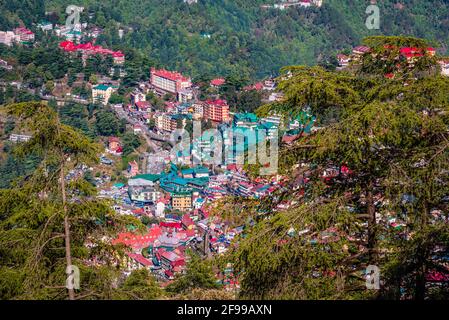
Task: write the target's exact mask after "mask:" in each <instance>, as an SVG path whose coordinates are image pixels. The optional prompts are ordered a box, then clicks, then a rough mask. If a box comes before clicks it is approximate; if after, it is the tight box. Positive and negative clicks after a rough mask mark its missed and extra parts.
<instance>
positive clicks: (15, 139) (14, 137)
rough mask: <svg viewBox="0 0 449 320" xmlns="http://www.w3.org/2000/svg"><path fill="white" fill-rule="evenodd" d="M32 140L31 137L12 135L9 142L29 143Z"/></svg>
mask: <svg viewBox="0 0 449 320" xmlns="http://www.w3.org/2000/svg"><path fill="white" fill-rule="evenodd" d="M30 139H31V136H29V135H24V134H11V135H10V136H9V141H11V142H28V141H30Z"/></svg>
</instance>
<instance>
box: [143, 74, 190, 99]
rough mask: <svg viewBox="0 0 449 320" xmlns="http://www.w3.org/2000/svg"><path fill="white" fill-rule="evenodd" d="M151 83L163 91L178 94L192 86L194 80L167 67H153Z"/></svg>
mask: <svg viewBox="0 0 449 320" xmlns="http://www.w3.org/2000/svg"><path fill="white" fill-rule="evenodd" d="M150 83H151V85H152V86H153V87H154V88H155V89H156V90H157V91H160V92H162V93H173V94H175V95H176V96H177V95H178V93H180V92H183V91H184V90H185V89H187V88H190V87H191V86H192V80H191V79H190V78H188V77H185V76H183V75H182V74H180V73H178V72H172V71H167V70H165V69H160V70H158V69H155V68H152V69H151V79H150Z"/></svg>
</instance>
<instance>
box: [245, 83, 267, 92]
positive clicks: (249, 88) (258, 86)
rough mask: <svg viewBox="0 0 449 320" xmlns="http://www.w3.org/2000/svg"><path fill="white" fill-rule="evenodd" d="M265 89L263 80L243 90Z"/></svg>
mask: <svg viewBox="0 0 449 320" xmlns="http://www.w3.org/2000/svg"><path fill="white" fill-rule="evenodd" d="M263 89H264V84H263V83H262V82H257V83H255V84H253V85H249V86H246V87H244V88H243V90H245V91H251V90H256V91H262V90H263Z"/></svg>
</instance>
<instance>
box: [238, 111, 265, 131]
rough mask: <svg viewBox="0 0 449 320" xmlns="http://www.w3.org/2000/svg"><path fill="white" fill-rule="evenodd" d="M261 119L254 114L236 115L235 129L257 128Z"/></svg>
mask: <svg viewBox="0 0 449 320" xmlns="http://www.w3.org/2000/svg"><path fill="white" fill-rule="evenodd" d="M258 121H259V118H257V116H256V115H255V114H254V113H236V114H235V115H234V121H233V124H234V127H245V128H255V127H256V126H257V123H258Z"/></svg>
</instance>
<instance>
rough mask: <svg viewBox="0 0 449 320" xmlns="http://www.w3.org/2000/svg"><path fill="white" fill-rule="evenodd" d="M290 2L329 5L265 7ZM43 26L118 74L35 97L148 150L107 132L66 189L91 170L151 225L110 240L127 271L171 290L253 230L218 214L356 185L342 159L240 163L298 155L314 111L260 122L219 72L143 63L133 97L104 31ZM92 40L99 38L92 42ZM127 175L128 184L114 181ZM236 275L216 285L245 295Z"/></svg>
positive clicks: (9, 39) (406, 53)
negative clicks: (276, 169) (280, 169)
mask: <svg viewBox="0 0 449 320" xmlns="http://www.w3.org/2000/svg"><path fill="white" fill-rule="evenodd" d="M184 2H187V3H188V4H193V3H196V1H186V0H185V1H184ZM291 6H302V7H310V6H316V7H321V6H322V1H318V0H310V1H309V0H301V1H296V0H291V1H282V2H280V3H278V4H274V5H266V6H263V7H264V8H276V9H286V8H288V7H291ZM38 28H39V29H40V30H41V31H42V32H44V33H43V34H44V37H45V36H47V35H48V34H50V33H51V34H52V35H56V36H57V37H58V38H60V39H59V40H60V41H59V52H60V54H61V55H64V57H65V58H66V59H71V60H75V61H80V62H81V65H82V68H84V69H86V68H87V65H88V61H89V59H92V58H93V57H99V59H103V60H104V61H108V62H109V64H108V67H109V68H110V69H108V70H107V71H108V72H109V75H104V74H93V76H91V77H90V78H89V79H84V78H83V75H82V72H81V73H78V74H77V76H79V77H80V78H81V79H83V80H81V83H82V87H83V88H84V89H85V91H86V92H84V93H83V94H80V93H79V92H78V93H76V92H73V91H72V89H69V90H68V91H63V90H62V92H63V93H62V94H61V93H57V88H58V86H59V88H62V87H64V84H65V82H67V79H62V80H61V79H57V80H55V84H56V85H55V87H56V88H52V89H53V90H47V91H48V92H45V93H44V89H45V88H44V87H45V86H44V85H43V86H42V88H39V89H36V90H35V91H34V92H35V93H38V94H40V96H41V97H42V100H47V101H57V105H58V106H64V105H65V104H67V103H69V102H76V103H79V104H81V105H89V104H93V105H95V106H98V109H99V110H102V111H105V112H107V113H110V114H113V115H114V117H116V118H117V119H119V120H121V121H123V122H124V123H125V131H129V132H131V133H132V134H133V135H134V136H135V137H136V139H140V141H141V142H143V146H141V147H139V148H140V149H139V151H142V152H140V153H139V154H138V155H136V156H135V157H133V158H130V157H128V155H125V154H124V149H125V147H126V146H125V145H126V143H125V141H124V138H123V136H122V137H120V136H118V135H112V134H111V135H109V136H108V135H104V136H102V137H100V141H101V143H102V154H101V155H99V157H100V158H99V163H100V164H99V166H98V167H87V166H81V167H76V168H75V169H73V170H72V171H70V172H69V173H67V175H66V180H67V182H70V181H71V180H73V179H75V178H76V177H80V176H84V175H86V174H87V173H89V175H90V176H91V177H92V181H93V184H94V185H95V187H96V188H97V190H98V198H100V199H106V200H108V201H109V203H111V206H112V209H113V210H114V211H115V212H116V213H117V214H119V215H121V216H132V217H134V218H137V219H139V220H140V221H141V222H142V223H143V224H144V225H145V226H146V230H145V232H142V231H138V230H136V228H135V227H134V226H132V225H129V226H128V228H127V229H125V230H122V232H120V233H118V234H117V235H116V236H115V237H111V238H108V239H104V241H106V242H107V243H108V244H112V245H113V246H116V247H117V248H118V247H123V248H125V251H126V258H125V259H124V260H123V261H120V263H121V265H122V266H123V267H124V270H126V271H125V275H129V274H130V273H131V272H132V271H134V270H139V269H146V270H149V271H150V272H151V273H152V274H153V275H154V276H155V278H156V279H157V280H158V281H159V283H160V284H161V285H162V286H167V285H168V284H169V283H171V282H172V281H173V280H174V279H175V278H176V277H177V276H178V275H180V274H183V273H185V271H186V266H187V263H188V260H189V252H191V251H193V252H195V253H197V254H199V255H200V256H201V257H204V258H207V257H212V256H220V255H223V254H225V253H226V252H227V251H228V250H229V248H230V246H231V244H232V243H233V240H234V239H236V238H237V237H238V236H241V235H242V234H243V233H244V231H245V225H239V226H235V225H233V224H232V223H230V221H227V220H226V219H225V218H224V217H222V216H220V214H216V213H217V211H218V212H219V211H220V210H221V208H222V204H223V202H226V201H230V202H234V201H235V202H237V201H238V200H236V199H245V200H248V199H250V200H255V201H256V202H260V203H261V202H262V201H263V200H264V199H266V198H267V197H273V195H275V194H280V193H282V192H285V191H286V190H289V191H292V192H294V195H295V197H291V198H288V199H282V201H279V202H278V203H276V207H275V208H274V210H277V211H282V210H286V209H289V208H292V207H294V206H295V205H297V204H298V202H299V199H301V198H302V197H303V196H304V193H305V190H306V189H307V184H308V182H309V177H310V175H311V174H312V173H314V172H316V170H321V171H320V173H319V175H320V177H321V179H322V181H323V183H324V184H325V185H326V184H332V183H333V182H335V181H340V180H345V181H346V180H350V179H352V170H351V168H349V167H348V166H347V165H346V164H344V163H342V164H340V165H329V167H327V168H319V169H316V168H312V166H311V164H310V163H302V164H299V165H298V166H297V167H296V169H297V173H298V175H296V176H294V177H289V176H284V175H281V174H273V175H266V176H264V175H257V174H256V175H255V174H254V173H253V172H250V171H251V170H250V169H248V166H246V165H244V164H243V163H241V162H240V161H239V159H240V157H243V158H245V154H246V153H247V152H248V150H250V149H252V148H253V147H254V148H256V146H258V145H260V144H261V143H262V142H263V143H266V142H267V141H274V140H276V141H277V139H278V138H279V141H280V143H281V146H282V147H283V148H289V147H290V146H292V145H293V144H294V143H295V141H297V140H299V139H300V138H304V137H306V136H308V135H312V134H314V133H316V132H318V131H320V130H322V129H323V128H322V127H320V126H319V125H318V124H317V118H316V116H314V115H313V114H312V112H311V111H310V110H304V111H302V112H301V113H300V114H299V115H296V116H294V117H293V116H292V117H287V116H286V115H285V114H284V115H283V114H280V113H275V112H270V113H269V114H267V115H264V116H260V115H258V114H256V112H255V111H249V112H248V111H245V110H241V109H239V108H238V107H237V108H233V107H231V104H230V103H229V101H227V100H226V97H225V96H224V94H222V89H223V88H224V87H226V86H227V82H228V79H227V78H225V77H224V76H222V75H216V76H215V77H213V78H212V79H210V80H208V81H207V82H206V83H205V84H204V83H202V84H201V85H200V83H195V81H193V80H192V78H191V77H190V76H189V75H188V74H185V73H183V72H181V71H179V70H168V69H167V68H164V67H161V66H158V67H156V66H153V65H148V66H145V68H146V71H145V72H146V73H147V78H148V80H147V81H143V80H142V81H139V82H138V83H133V84H132V85H130V88H128V90H126V91H124V90H121V88H122V85H123V81H124V79H125V78H126V75H127V74H126V71H125V65H126V64H127V63H128V56H127V52H126V51H125V50H123V51H122V50H116V49H112V48H106V47H104V46H102V45H98V44H96V41H95V38H96V37H98V36H99V35H100V34H101V33H102V30H101V29H100V28H96V27H94V28H84V29H83V28H80V29H79V30H74V29H69V30H68V29H66V28H65V26H61V25H53V24H51V23H49V22H46V21H43V22H41V23H40V24H39V25H38ZM122 32H123V30H122ZM86 38H89V40H90V41H84V39H86ZM39 40H40V41H41V39H39ZM0 44H4V45H6V46H8V47H14V46H31V47H32V46H37V45H38V44H37V43H36V36H35V34H34V33H33V32H32V31H30V30H29V29H27V28H24V27H19V28H16V29H14V30H11V31H0ZM386 49H388V48H386ZM371 50H372V49H371V48H370V47H367V46H357V47H354V48H353V50H352V52H350V53H349V52H346V54H343V53H340V54H338V55H336V59H337V61H338V66H337V71H342V72H344V71H345V70H348V69H350V68H351V67H353V66H354V65H356V64H357V63H359V62H360V59H361V58H362V56H364V55H366V54H371V52H372V51H371ZM399 52H400V57H399V58H401V59H402V58H403V59H404V61H406V63H407V64H408V65H413V64H414V63H415V62H416V59H417V58H420V57H423V56H429V57H435V56H436V49H434V48H431V47H429V48H427V49H426V50H425V51H423V50H421V49H418V48H414V47H401V48H399ZM373 57H374V58H376V56H375V54H374V53H373ZM399 58H398V59H399ZM14 63H15V62H14V61H12V64H11V62H10V61H7V60H2V56H0V68H2V69H4V71H5V72H10V71H12V70H13V68H15V65H14ZM438 64H439V66H440V67H441V74H442V75H444V76H449V59H447V58H441V59H439V61H438ZM397 68H398V69H397V70H393V71H392V72H391V73H390V72H389V73H387V74H385V78H388V79H394V78H395V77H396V75H397V73H396V71H397V72H399V71H400V68H399V66H398V67H397ZM83 71H84V70H83ZM66 78H67V77H66ZM278 80H279V79H276V78H274V77H267V78H264V79H261V80H260V81H258V82H255V83H250V84H246V85H244V86H242V88H241V89H240V90H241V91H242V92H257V94H259V95H260V96H261V97H262V101H263V102H265V103H277V102H282V101H283V98H284V97H283V94H282V92H281V91H280V90H278ZM203 82H204V81H203ZM6 85H11V86H13V85H14V86H15V87H17V86H20V84H17V83H14V84H13V83H8V84H4V85H3V86H2V87H1V88H0V90H2V91H4V88H5V87H6ZM29 90H31V89H29ZM206 92H207V93H206ZM195 122H198V123H200V127H201V128H200V131H204V132H200V135H199V136H197V137H195V136H194V139H193V140H192V141H191V144H189V146H188V147H186V148H181V149H179V150H177V149H176V145H177V143H178V141H179V137H180V133H179V132H180V131H181V130H184V131H186V132H188V133H189V134H190V133H192V132H194V131H195V124H194V123H195ZM208 130H215V132H218V133H219V140H220V141H222V143H223V146H224V147H225V148H226V150H231V155H230V156H228V157H225V159H224V161H221V162H220V163H212V162H210V161H207V160H209V158H208V157H210V155H211V153H213V151H214V148H215V147H216V145H217V140H215V139H216V137H214V138H213V137H211V135H209V133H208ZM236 132H238V133H241V134H242V135H243V136H244V139H243V140H242V144H241V145H238V144H237V145H235V143H234V140H233V134H236ZM229 133H231V135H230V137H229ZM211 138H213V139H211ZM8 139H9V142H11V143H13V144H18V143H24V142H27V141H29V140H30V139H31V136H30V135H28V134H27V133H26V132H16V131H15V132H12V133H10V135H9V137H8ZM174 150H176V152H174ZM135 153H137V152H135ZM123 163H124V166H123V165H122V164H123ZM263 165H265V164H262V166H263ZM117 168H119V169H118V171H119V173H120V175H118V177H119V178H117V175H116V174H113V172H114V171H117ZM113 175H114V177H113ZM375 200H376V201H377V202H378V203H379V205H382V203H383V198H381V197H380V196H379V197H378V198H376V199H375ZM259 214H260V215H263V214H264V211H263V210H262V209H260V212H259ZM432 214H433V217H434V219H436V220H438V219H448V217H445V216H444V214H443V213H442V212H441V211H438V210H434V211H432ZM378 222H379V223H381V224H382V225H383V226H385V228H391V229H394V230H397V231H398V233H400V234H401V236H403V237H408V236H409V235H408V234H406V233H405V231H404V228H403V227H404V226H405V225H406V221H405V220H400V219H397V218H394V217H393V216H379V217H378ZM290 233H291V234H295V235H296V234H300V235H302V236H304V237H308V236H310V238H307V239H309V240H308V241H310V243H318V242H319V243H331V242H334V241H337V240H338V239H340V237H344V236H347V237H350V238H357V237H361V235H360V234H350V235H344V234H343V233H342V232H340V231H339V230H337V229H330V230H327V231H326V232H324V233H319V234H313V235H310V234H309V231H308V230H302V231H301V230H295V229H292V230H290ZM86 245H88V244H86ZM88 263H89V264H90V265H101V264H102V263H103V262H102V261H101V259H98V260H96V259H95V258H94V259H92V260H91V261H88ZM230 274H232V267H229V268H228V272H227V275H223V274H217V279H216V280H217V282H218V283H221V284H223V285H224V286H225V288H226V289H227V290H230V291H235V290H238V289H239V281H238V279H237V277H233V276H230ZM440 275H441V274H439V273H435V274H432V275H429V277H434V278H438V277H439V276H440ZM429 279H430V278H429Z"/></svg>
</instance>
